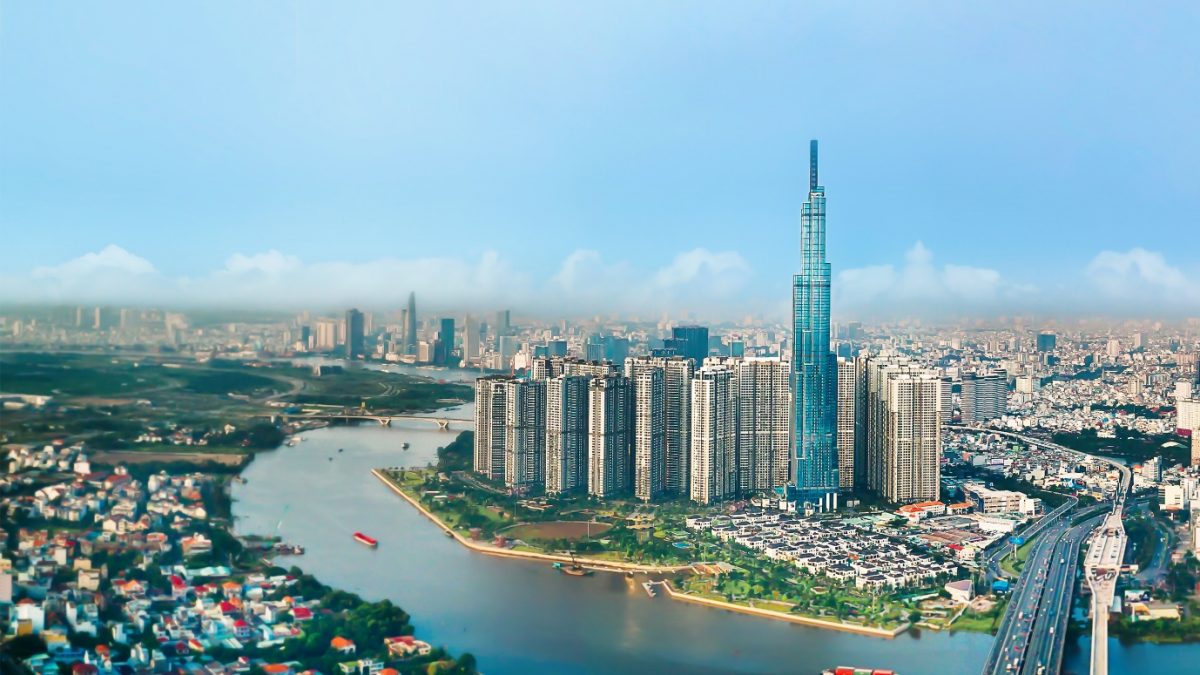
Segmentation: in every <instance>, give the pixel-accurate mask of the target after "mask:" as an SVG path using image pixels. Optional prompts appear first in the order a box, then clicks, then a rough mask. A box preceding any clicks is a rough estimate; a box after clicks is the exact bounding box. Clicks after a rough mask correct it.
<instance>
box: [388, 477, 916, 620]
mask: <svg viewBox="0 0 1200 675" xmlns="http://www.w3.org/2000/svg"><path fill="white" fill-rule="evenodd" d="M371 474H372V475H374V476H375V477H376V478H377V479H379V481H380V482H382V483H383V484H384V485H386V486H387V487H388V489H390V490H391V491H392V492H394V493H396V494H398V495H400V497H401V498H403V499H404V501H406V502H408V503H409V504H411V505H412V507H413V508H415V509H416V510H417V512H418V513H420V514H421V515H423V516H424V517H425V518H427V519H428V520H429V521H431V522H433V523H434V524H435V525H437V526H438V527H439V528H440V529H442V530H443V531H445V532H447V533H449V534H450V536H451V537H453V538H454V539H455V540H456V541H457V542H458V543H459V544H462V545H463V546H464V547H466V548H468V549H470V550H472V551H474V552H476V553H482V554H484V555H493V556H497V557H504V558H521V559H525V560H537V561H546V562H563V563H571V562H574V563H577V564H580V565H583V566H584V567H587V568H588V569H594V570H597V571H601V572H615V573H622V572H644V573H652V574H673V573H679V572H688V571H692V566H691V565H675V566H662V565H641V564H637V563H624V562H617V561H612V560H600V559H596V558H587V557H579V556H576V557H574V558H572V557H570V556H565V555H556V554H552V553H535V552H532V551H514V550H512V549H506V548H501V547H499V546H492V545H490V544H484V543H481V542H477V541H472V540H470V539H468V538H466V537H464V536H462V535H461V534H459V533H458V532H455V531H454V530H453V529H452V528H450V527H448V526H447V524H446V523H445V522H444V521H443V520H442V519H441V518H439V517H438V516H437V515H436V514H434V513H433V512H431V511H430V510H429V509H427V508H425V506H424V505H423V504H421V502H420V501H419V500H417V499H415V498H414V497H413V496H411V495H409V494H408V493H406V492H405V491H404V490H403V489H402V488H401V487H400V486H399V485H397V484H396V483H395V482H394V481H393V480H392V479H390V478H389V477H388V476H386V475H385V474H384V473H383V471H382V470H381V469H372V470H371ZM662 586H663V587H664V588H666V591H667V597H669V598H671V599H672V600H677V601H680V602H688V603H692V604H697V605H704V606H706V607H711V608H714V609H724V610H728V611H731V612H738V613H741V614H749V615H752V616H758V617H762V618H767V619H774V620H777V621H786V622H789V623H795V624H800V625H803V626H809V627H812V628H821V629H825V630H836V631H841V632H846V633H854V634H857V635H866V636H869V637H877V638H886V639H893V638H895V637H896V636H897V635H900V634H901V633H903V632H904V631H906V630H908V628H909V626H910V625H909V624H903V625H901V626H898V627H897V628H894V629H891V630H889V629H886V628H872V627H870V626H861V625H857V624H846V623H841V622H837V621H829V620H827V619H818V618H815V617H807V616H803V615H798V614H789V613H786V612H777V611H774V610H768V609H761V608H757V607H750V606H748V605H738V604H734V603H731V602H725V601H721V600H713V599H710V598H703V597H699V596H695V595H691V594H688V593H682V592H679V591H676V590H675V589H674V588H672V586H671V584H670V582H669V581H668V582H664V583H663V584H662Z"/></svg>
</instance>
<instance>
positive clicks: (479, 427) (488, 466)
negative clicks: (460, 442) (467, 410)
mask: <svg viewBox="0 0 1200 675" xmlns="http://www.w3.org/2000/svg"><path fill="white" fill-rule="evenodd" d="M511 380H512V378H509V377H506V376H502V375H493V376H489V377H481V378H479V379H477V380H475V472H476V473H479V474H482V475H484V476H486V477H487V478H490V479H492V480H497V481H502V480H504V471H505V456H504V446H505V442H506V437H507V434H506V431H505V426H506V425H507V422H508V417H507V414H506V412H505V410H506V403H507V401H508V382H510V381H511Z"/></svg>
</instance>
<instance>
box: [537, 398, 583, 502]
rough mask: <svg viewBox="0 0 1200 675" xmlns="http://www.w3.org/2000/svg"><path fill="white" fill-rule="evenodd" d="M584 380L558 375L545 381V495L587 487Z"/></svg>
mask: <svg viewBox="0 0 1200 675" xmlns="http://www.w3.org/2000/svg"><path fill="white" fill-rule="evenodd" d="M588 379H589V378H587V377H585V376H581V375H558V376H557V377H554V378H551V379H548V380H547V381H546V493H547V494H551V495H557V494H562V493H570V492H575V491H577V490H581V489H584V488H586V487H587V484H588V471H587V460H588Z"/></svg>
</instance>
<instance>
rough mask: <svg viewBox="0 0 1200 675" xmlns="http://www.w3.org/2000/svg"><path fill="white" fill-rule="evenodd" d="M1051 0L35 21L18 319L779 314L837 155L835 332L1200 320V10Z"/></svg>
mask: <svg viewBox="0 0 1200 675" xmlns="http://www.w3.org/2000/svg"><path fill="white" fill-rule="evenodd" d="M1018 7H1019V6H1018ZM235 8H236V9H235ZM1026 9H1027V10H1028V11H1020V10H1019V9H1018V8H1014V7H1004V8H1000V7H995V8H988V7H981V6H971V7H967V6H960V5H955V4H928V5H922V6H917V7H913V6H897V5H887V4H874V5H871V4H866V5H861V6H859V7H857V8H845V7H842V6H839V5H836V4H823V3H805V4H803V5H802V4H798V3H764V4H760V5H757V6H755V7H753V8H743V7H737V8H734V7H732V6H725V7H722V6H720V5H702V6H699V7H696V6H693V5H690V4H689V5H672V4H670V3H656V4H654V5H652V6H645V5H642V4H633V5H621V4H620V3H605V5H604V6H592V7H584V6H562V5H555V4H525V5H518V6H506V7H504V8H503V9H500V8H498V7H473V6H472V7H469V8H468V7H467V6H465V5H454V4H450V5H441V6H438V7H425V8H421V7H413V6H400V5H395V6H390V7H372V8H366V7H332V6H321V5H311V4H304V3H301V4H296V5H291V6H288V7H286V8H281V7H267V6H262V7H244V6H241V5H223V4H221V3H215V4H206V5H204V6H185V5H177V4H171V5H166V6H156V7H144V6H136V8H135V6H132V5H123V6H120V5H119V6H116V7H111V6H105V7H69V8H68V7H56V6H51V5H45V4H42V3H14V4H10V5H9V6H6V7H5V8H4V13H3V25H2V26H0V31H3V33H2V35H3V39H2V40H0V62H2V63H3V64H4V67H3V69H0V102H2V103H3V110H4V113H3V115H4V118H3V119H4V124H3V125H0V146H2V147H3V148H4V152H3V153H0V224H2V227H3V229H4V232H5V252H4V257H5V263H6V264H5V265H4V271H3V273H2V281H3V283H2V284H0V289H2V290H0V300H2V301H4V302H6V303H31V302H55V303H57V302H62V303H71V302H89V303H126V304H130V303H132V304H143V305H160V304H161V305H171V306H175V307H189V306H211V305H239V306H243V307H267V306H286V307H290V308H299V307H339V306H345V305H349V304H359V305H365V306H371V307H374V308H379V309H382V308H386V307H388V306H395V305H398V304H399V303H401V302H403V299H404V297H405V295H406V294H407V293H408V292H409V291H412V290H415V291H417V292H418V293H419V294H421V295H422V297H423V298H425V299H426V300H427V301H428V302H429V303H430V306H436V307H441V308H445V309H448V310H449V309H455V310H468V309H480V308H488V307H492V306H495V305H497V304H506V305H511V306H514V307H517V308H519V309H521V310H524V311H528V312H531V313H537V312H545V313H555V312H557V313H562V312H566V313H569V314H572V315H587V314H589V313H595V312H604V313H607V312H617V311H619V312H633V313H662V312H666V311H688V310H690V311H701V312H703V313H705V314H706V315H709V316H719V315H731V316H741V315H743V314H745V313H746V312H747V311H754V312H763V313H767V314H769V315H773V316H783V315H785V313H786V307H787V294H788V286H787V279H788V276H789V275H790V274H791V273H793V272H794V271H795V260H796V255H797V251H798V247H797V245H796V236H797V228H798V213H799V205H800V203H801V202H802V201H803V196H804V188H803V186H804V180H805V171H806V166H805V159H804V155H805V144H806V142H807V140H808V139H809V138H821V139H822V142H823V144H824V147H825V148H826V150H827V152H826V158H827V159H826V161H825V168H824V175H825V176H826V182H827V183H828V184H829V185H830V196H831V197H833V198H834V201H831V211H830V221H831V223H834V224H836V227H831V229H830V235H829V236H830V239H829V257H830V262H831V264H832V266H833V272H834V278H835V281H836V282H837V283H836V285H835V295H834V312H835V314H838V315H846V316H851V317H856V318H867V317H874V316H881V315H882V316H892V317H896V316H947V315H949V316H978V315H989V314H995V313H1035V314H1041V315H1047V314H1049V315H1062V314H1063V313H1080V314H1097V313H1103V314H1118V315H1129V314H1132V315H1138V316H1145V315H1147V314H1156V315H1158V314H1161V315H1163V316H1170V317H1175V316H1181V315H1184V314H1187V313H1188V312H1195V311H1196V310H1197V308H1198V307H1200V266H1198V263H1197V260H1196V257H1195V256H1194V255H1191V254H1190V253H1189V252H1190V251H1194V250H1195V245H1196V244H1197V243H1198V242H1197V235H1196V232H1197V231H1198V230H1200V223H1197V220H1196V219H1197V215H1196V214H1197V213H1200V187H1198V184H1197V182H1196V181H1195V180H1193V177H1194V176H1195V175H1197V173H1200V164H1198V163H1197V162H1198V161H1200V160H1197V158H1198V157H1200V139H1198V138H1197V134H1196V133H1195V127H1194V121H1193V120H1194V117H1195V114H1194V113H1195V112H1196V110H1197V105H1198V103H1200V101H1198V100H1197V96H1198V94H1197V92H1198V91H1200V86H1197V85H1198V79H1197V78H1198V73H1197V67H1196V65H1195V64H1197V63H1200V52H1198V51H1197V50H1198V47H1197V45H1196V43H1195V41H1194V40H1193V39H1192V37H1191V36H1192V35H1194V34H1195V32H1196V30H1195V29H1197V28H1198V21H1197V16H1196V12H1197V10H1196V8H1195V6H1194V4H1191V3H1177V4H1175V6H1174V7H1173V8H1172V9H1173V10H1174V11H1168V9H1167V6H1166V5H1158V6H1157V7H1156V8H1155V9H1156V11H1151V12H1147V11H1143V8H1138V7H1133V6H1122V5H1120V4H1117V3H1113V4H1105V3H1101V4H1089V5H1087V9H1086V11H1078V10H1080V9H1081V7H1080V6H1072V5H1070V4H1063V5H1055V6H1049V7H1047V6H1044V5H1041V4H1037V5H1034V4H1030V5H1027V6H1026ZM230 11H235V12H236V15H237V17H238V21H236V22H230V21H228V20H226V18H227V16H228V13H229V12H230ZM1064 120H1070V121H1069V122H1065V121H1064Z"/></svg>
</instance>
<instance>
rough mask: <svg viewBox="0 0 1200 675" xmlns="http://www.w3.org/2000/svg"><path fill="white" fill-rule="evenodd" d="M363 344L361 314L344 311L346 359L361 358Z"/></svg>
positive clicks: (354, 311)
mask: <svg viewBox="0 0 1200 675" xmlns="http://www.w3.org/2000/svg"><path fill="white" fill-rule="evenodd" d="M364 342H365V336H364V335H363V315H362V312H360V311H358V310H357V309H349V310H346V345H345V347H346V358H348V359H357V358H359V357H361V356H363V346H364Z"/></svg>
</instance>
